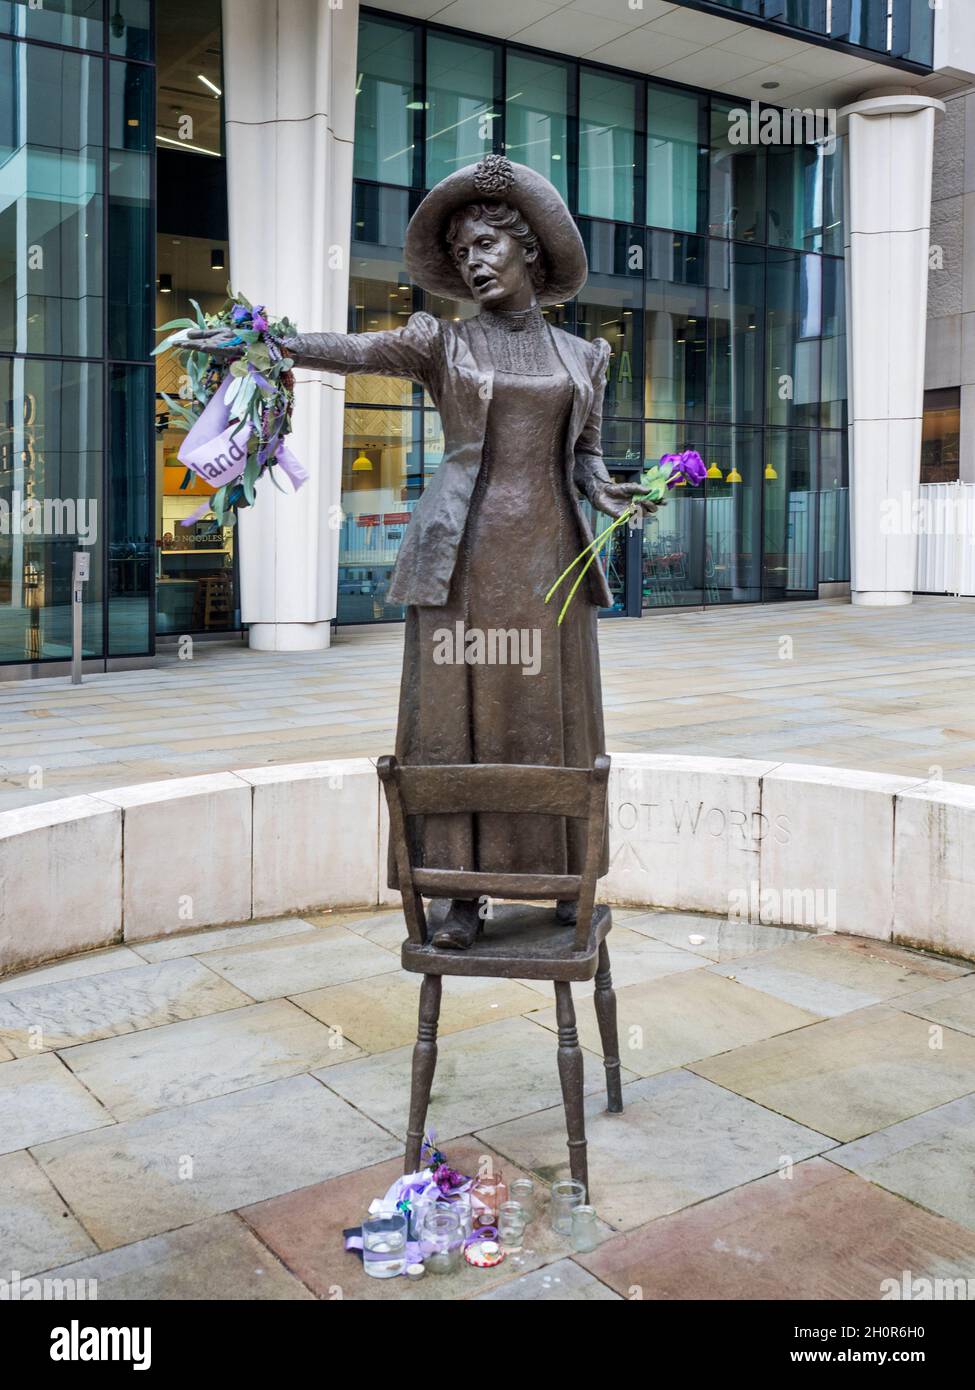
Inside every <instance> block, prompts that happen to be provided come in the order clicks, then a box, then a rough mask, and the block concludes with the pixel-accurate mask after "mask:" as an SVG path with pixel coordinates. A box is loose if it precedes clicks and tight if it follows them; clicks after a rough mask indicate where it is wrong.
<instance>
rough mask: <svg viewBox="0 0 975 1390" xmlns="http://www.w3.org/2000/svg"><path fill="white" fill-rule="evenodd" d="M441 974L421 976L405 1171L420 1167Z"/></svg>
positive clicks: (415, 1169) (435, 1063) (433, 1068)
mask: <svg viewBox="0 0 975 1390" xmlns="http://www.w3.org/2000/svg"><path fill="white" fill-rule="evenodd" d="M442 989H443V976H442V975H424V977H423V983H422V985H421V986H420V1017H419V1021H418V1023H417V1029H416V1043H415V1045H414V1047H413V1084H412V1086H411V1087H410V1121H409V1125H408V1127H407V1131H406V1164H405V1167H404V1169H403V1171H404V1172H405V1173H415V1172H416V1171H417V1170H418V1169H419V1167H420V1148H421V1146H422V1144H423V1134H424V1131H425V1129H426V1122H427V1107H428V1105H429V1104H430V1088H431V1086H432V1085H433V1073H434V1071H435V1069H436V1066H437V1024H438V1022H439V1021H440V995H441V992H442Z"/></svg>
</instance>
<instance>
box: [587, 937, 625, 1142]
mask: <svg viewBox="0 0 975 1390" xmlns="http://www.w3.org/2000/svg"><path fill="white" fill-rule="evenodd" d="M594 1003H595V1005H596V1021H597V1022H598V1024H599V1037H600V1039H601V1041H602V1045H603V1066H604V1067H605V1068H606V1109H607V1110H609V1112H610V1113H611V1114H613V1115H618V1114H619V1112H620V1111H621V1110H622V1109H623V1086H622V1082H621V1079H620V1035H619V1029H618V1027H617V1024H616V991H615V990H614V989H613V977H612V975H611V974H610V969H609V950H608V949H607V946H606V942H605V941H601V942H600V943H599V967H598V969H597V971H596V995H595V999H594Z"/></svg>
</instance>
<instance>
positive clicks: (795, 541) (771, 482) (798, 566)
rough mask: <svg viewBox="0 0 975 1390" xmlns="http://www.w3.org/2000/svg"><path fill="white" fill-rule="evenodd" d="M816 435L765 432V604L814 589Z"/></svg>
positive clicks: (804, 432) (797, 431) (783, 431)
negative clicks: (769, 600) (766, 600)
mask: <svg viewBox="0 0 975 1390" xmlns="http://www.w3.org/2000/svg"><path fill="white" fill-rule="evenodd" d="M815 447H816V436H815V435H814V434H812V433H810V432H809V431H808V430H766V433H765V478H764V481H765V490H764V514H765V546H764V550H765V555H764V595H763V597H764V598H766V599H775V598H785V597H787V595H789V594H812V593H815V590H816V555H817V551H818V524H817V517H816V501H817V495H816V480H815V473H816V469H815V454H814V450H815Z"/></svg>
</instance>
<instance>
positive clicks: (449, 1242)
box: [421, 1203, 464, 1274]
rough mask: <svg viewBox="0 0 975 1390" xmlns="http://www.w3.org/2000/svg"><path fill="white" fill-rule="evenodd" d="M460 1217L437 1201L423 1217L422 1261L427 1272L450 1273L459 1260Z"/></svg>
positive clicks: (462, 1238) (460, 1241)
mask: <svg viewBox="0 0 975 1390" xmlns="http://www.w3.org/2000/svg"><path fill="white" fill-rule="evenodd" d="M463 1243H464V1237H463V1234H462V1232H461V1228H460V1217H459V1216H458V1215H457V1213H456V1212H455V1211H448V1210H446V1208H445V1207H444V1206H442V1205H440V1204H439V1203H438V1204H437V1206H435V1207H433V1208H432V1210H430V1211H428V1212H427V1214H426V1215H425V1216H424V1218H423V1239H422V1242H421V1245H422V1249H423V1263H424V1264H425V1265H426V1267H427V1272H428V1273H429V1274H450V1272H451V1271H452V1270H454V1269H456V1268H457V1265H458V1264H459V1262H460V1252H461V1247H462V1245H463Z"/></svg>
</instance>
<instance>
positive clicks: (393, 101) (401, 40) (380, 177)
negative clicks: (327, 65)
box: [354, 14, 423, 186]
mask: <svg viewBox="0 0 975 1390" xmlns="http://www.w3.org/2000/svg"><path fill="white" fill-rule="evenodd" d="M419 36H420V30H419V29H417V28H416V27H415V26H414V25H412V24H399V23H397V21H396V20H392V19H380V18H379V16H378V15H365V14H364V15H363V16H362V17H361V19H360V20H359V48H358V55H357V58H356V66H357V68H358V73H359V76H358V83H357V90H356V99H355V150H354V161H355V166H354V172H355V176H356V178H361V179H372V180H374V181H375V182H377V183H392V184H403V185H406V186H409V185H411V184H419V182H420V169H419V144H418V135H419V130H420V115H421V112H422V109H423V96H422V93H421V91H420V86H419V56H420V55H419Z"/></svg>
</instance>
